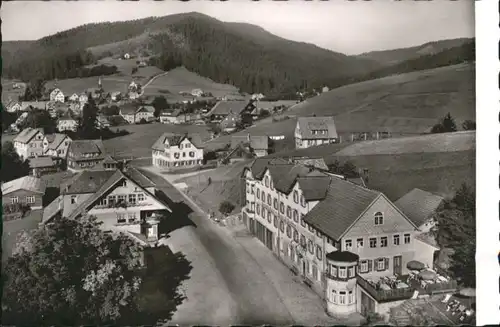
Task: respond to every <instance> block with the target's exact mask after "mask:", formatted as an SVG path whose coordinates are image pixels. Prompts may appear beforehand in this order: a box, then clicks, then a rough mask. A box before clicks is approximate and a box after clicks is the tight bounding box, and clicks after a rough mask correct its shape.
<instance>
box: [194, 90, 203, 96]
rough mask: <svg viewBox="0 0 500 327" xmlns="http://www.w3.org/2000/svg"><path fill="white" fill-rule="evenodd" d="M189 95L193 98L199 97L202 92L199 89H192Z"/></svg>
mask: <svg viewBox="0 0 500 327" xmlns="http://www.w3.org/2000/svg"><path fill="white" fill-rule="evenodd" d="M191 95H192V96H194V97H201V96H202V95H203V90H201V89H193V90H192V91H191Z"/></svg>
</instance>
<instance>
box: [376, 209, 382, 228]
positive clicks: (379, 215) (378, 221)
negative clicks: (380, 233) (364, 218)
mask: <svg viewBox="0 0 500 327" xmlns="http://www.w3.org/2000/svg"><path fill="white" fill-rule="evenodd" d="M383 223H384V215H383V214H382V213H381V212H377V213H376V214H375V225H376V226H378V225H382V224H383Z"/></svg>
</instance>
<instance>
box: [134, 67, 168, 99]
mask: <svg viewBox="0 0 500 327" xmlns="http://www.w3.org/2000/svg"><path fill="white" fill-rule="evenodd" d="M167 74H168V72H165V73H161V74H158V75H155V76H153V77H151V78H150V79H149V81H147V82H146V84H144V85H143V86H142V89H141V91H142V92H141V95H143V94H144V90H145V89H146V88H147V87H148V86H149V84H151V83H152V82H153V81H154V80H155V79H157V78H158V77H160V76H165V75H167Z"/></svg>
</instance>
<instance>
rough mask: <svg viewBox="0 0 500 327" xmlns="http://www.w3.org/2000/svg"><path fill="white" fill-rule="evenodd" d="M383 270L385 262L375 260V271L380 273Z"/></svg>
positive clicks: (381, 259)
mask: <svg viewBox="0 0 500 327" xmlns="http://www.w3.org/2000/svg"><path fill="white" fill-rule="evenodd" d="M384 269H385V260H384V259H383V258H380V259H377V270H378V271H381V270H384Z"/></svg>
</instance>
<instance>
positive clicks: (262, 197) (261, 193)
mask: <svg viewBox="0 0 500 327" xmlns="http://www.w3.org/2000/svg"><path fill="white" fill-rule="evenodd" d="M260 199H261V200H262V202H264V203H266V193H265V192H264V191H260Z"/></svg>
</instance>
